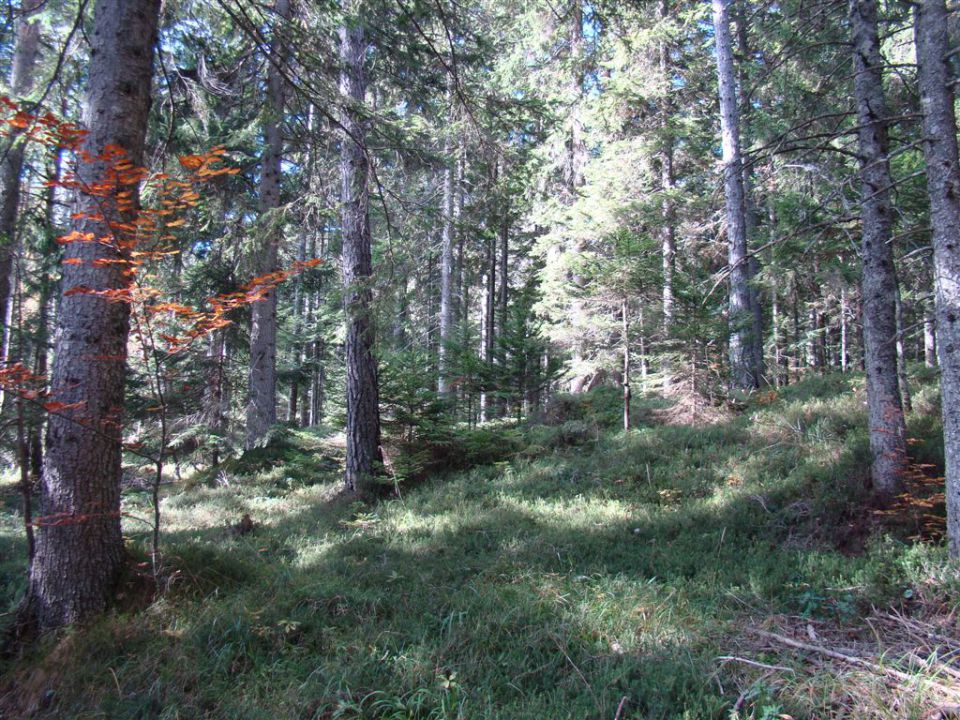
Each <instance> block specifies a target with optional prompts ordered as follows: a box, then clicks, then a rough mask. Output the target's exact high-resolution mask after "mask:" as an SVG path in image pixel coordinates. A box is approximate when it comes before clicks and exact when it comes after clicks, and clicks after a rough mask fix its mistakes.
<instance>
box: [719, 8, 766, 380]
mask: <svg viewBox="0 0 960 720" xmlns="http://www.w3.org/2000/svg"><path fill="white" fill-rule="evenodd" d="M730 5H731V0H713V24H714V32H715V38H716V56H717V77H718V84H719V90H720V133H721V139H722V143H723V176H724V194H725V196H726V219H727V262H728V265H729V272H730V278H729V283H730V298H729V304H728V323H729V328H730V330H729V333H730V345H729V353H730V384H731V386H732V387H733V388H735V389H739V390H752V389H754V388H757V387H759V380H760V378H759V368H757V366H756V359H755V356H754V339H753V332H752V327H753V314H752V311H751V300H750V263H749V259H748V257H747V225H746V222H747V221H746V210H747V208H746V198H745V194H744V187H743V162H742V160H741V157H740V125H739V111H738V108H737V82H736V76H735V74H734V66H733V49H732V45H731V39H730V17H729V9H730Z"/></svg>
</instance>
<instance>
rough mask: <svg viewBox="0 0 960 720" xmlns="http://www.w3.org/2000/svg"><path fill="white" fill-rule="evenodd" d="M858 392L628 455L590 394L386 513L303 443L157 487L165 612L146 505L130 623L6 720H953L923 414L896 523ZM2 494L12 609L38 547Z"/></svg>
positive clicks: (312, 439) (948, 576)
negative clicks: (492, 456)
mask: <svg viewBox="0 0 960 720" xmlns="http://www.w3.org/2000/svg"><path fill="white" fill-rule="evenodd" d="M862 384H863V380H862V377H860V376H857V375H848V376H840V375H832V376H827V377H824V378H811V379H809V380H807V381H805V382H802V383H799V384H797V385H792V386H790V387H788V388H785V389H783V390H781V391H779V392H777V393H773V392H771V393H765V394H761V395H758V396H757V397H755V398H754V399H753V400H751V401H750V402H749V403H748V404H747V407H746V408H745V409H740V410H739V411H737V412H736V413H733V412H728V413H724V412H717V413H712V414H710V417H709V422H706V423H700V424H682V423H678V422H677V421H676V418H673V420H671V418H670V412H669V408H665V403H664V401H663V400H662V398H656V397H648V398H641V399H639V400H638V401H637V403H636V407H635V417H636V419H637V421H638V427H637V428H635V429H632V430H630V431H629V432H624V431H622V430H618V429H616V424H617V420H618V418H619V408H618V402H617V391H615V390H613V391H610V390H609V389H607V390H602V389H601V390H600V391H597V392H595V393H592V394H590V395H588V396H582V397H578V398H570V399H568V400H567V401H566V402H565V403H564V404H562V405H561V406H559V407H560V410H558V411H557V412H556V413H555V414H554V415H553V416H552V417H550V418H549V422H550V423H551V424H550V425H536V426H515V425H510V424H502V425H494V426H491V427H488V428H485V429H483V430H482V434H481V435H478V434H477V432H478V431H473V435H472V436H470V441H471V442H473V443H474V445H476V444H478V443H479V444H494V445H496V446H497V447H498V448H503V447H509V448H511V450H510V452H509V454H507V456H506V457H502V459H500V460H499V461H497V462H491V463H487V464H481V465H477V466H474V467H472V468H469V469H466V470H460V471H457V472H447V473H440V474H435V475H433V476H431V477H430V478H428V479H427V480H425V481H423V482H421V483H419V484H417V485H415V486H412V487H409V488H406V489H404V490H403V493H402V498H397V497H393V498H391V499H389V500H386V501H383V502H381V503H379V504H377V505H375V506H364V505H360V504H358V503H356V502H354V501H353V500H352V499H351V498H349V497H347V496H345V495H344V494H342V493H341V492H340V490H339V483H340V456H341V453H342V449H341V448H339V447H338V446H337V443H336V442H331V441H330V438H329V437H326V436H324V434H323V433H322V432H319V431H318V432H292V433H290V434H289V435H288V436H287V439H286V441H285V442H284V443H282V444H281V445H280V446H279V447H276V448H274V449H271V450H265V451H257V453H258V454H256V455H254V456H248V457H246V458H245V459H244V460H243V461H241V462H229V463H227V464H226V465H225V466H224V467H223V468H222V469H221V471H219V472H218V473H200V474H198V475H197V476H195V477H194V478H192V479H190V480H186V481H183V482H181V483H176V484H171V485H169V486H167V487H166V488H165V493H164V499H163V504H162V508H163V516H164V521H163V523H164V525H163V532H164V535H163V538H164V539H163V544H164V556H165V579H164V591H163V593H162V594H161V595H160V596H159V597H152V593H151V581H148V580H147V579H146V577H138V575H137V573H140V574H142V575H144V576H146V575H147V573H148V572H149V564H148V563H147V557H148V556H147V554H146V544H147V542H148V538H147V532H146V531H145V526H144V524H143V523H141V522H138V521H137V520H136V519H135V518H136V517H142V516H148V515H149V497H148V495H147V493H145V492H143V491H138V490H136V489H131V490H128V491H127V492H126V493H125V511H126V512H127V513H128V516H129V517H128V521H127V522H126V523H125V531H126V532H127V534H128V536H129V546H130V549H131V554H132V555H134V556H135V557H137V558H139V562H140V563H141V564H140V565H139V567H135V568H133V570H132V571H131V577H130V578H129V580H128V582H127V584H126V585H125V588H124V595H125V596H126V597H125V598H124V599H123V601H122V604H121V608H120V609H117V610H115V611H113V612H112V613H111V614H110V615H108V616H107V617H105V618H104V619H102V620H101V621H98V622H97V623H95V624H93V625H92V626H90V627H87V628H84V629H80V630H74V631H72V632H69V633H68V634H66V635H65V636H63V637H60V638H58V639H55V640H47V641H45V642H42V643H40V645H39V646H38V647H36V648H34V649H32V650H31V651H29V652H28V653H27V654H26V655H24V656H21V657H18V658H15V659H8V660H5V661H4V663H5V664H4V665H3V666H0V670H2V671H3V673H4V675H3V678H2V681H0V717H3V718H16V717H35V718H47V717H49V718H54V717H55V718H111V719H121V718H122V719H133V718H184V719H185V718H223V719H224V720H226V719H230V720H241V719H249V720H253V719H254V718H258V719H259V718H264V719H274V718H281V719H282V718H291V719H298V720H299V719H303V720H311V719H321V718H391V719H393V718H431V719H437V720H440V719H452V718H465V719H473V718H477V719H480V718H490V719H494V718H496V719H498V720H513V719H517V720H519V719H524V718H529V719H531V720H532V719H534V718H536V719H537V720H543V719H549V720H559V719H561V718H570V719H576V720H581V719H584V718H597V719H603V720H626V719H627V718H691V719H692V718H753V719H755V720H773V719H774V718H791V717H792V718H841V717H842V718H891V719H892V718H897V719H898V720H906V719H907V718H926V717H935V715H931V714H930V713H931V712H934V711H935V710H936V709H937V708H941V710H942V712H941V715H942V716H943V717H948V715H947V713H948V712H950V710H951V709H950V708H949V707H948V706H950V705H955V704H957V703H960V690H958V688H960V633H958V631H957V617H956V609H957V603H958V598H960V594H958V590H960V580H958V578H957V575H956V573H955V572H953V571H950V570H948V569H947V564H946V562H945V554H944V551H943V548H942V546H941V545H940V543H939V542H938V541H937V539H938V537H937V536H938V533H939V532H940V531H941V529H942V520H941V516H942V507H941V506H940V502H941V500H940V498H939V497H937V496H936V494H935V492H934V491H935V490H936V488H935V487H933V489H931V483H930V482H928V479H929V478H935V477H936V476H937V474H938V473H937V470H938V468H940V467H942V449H941V448H940V446H939V444H938V443H939V441H938V440H937V437H938V435H937V434H938V432H939V420H938V411H937V409H936V403H935V398H936V392H935V387H933V386H932V385H931V384H930V383H922V382H918V391H917V392H915V405H916V408H917V410H916V412H914V413H913V414H912V415H911V417H910V433H911V437H912V438H913V441H912V448H913V452H914V455H915V458H914V459H915V461H916V464H917V472H916V477H915V482H914V490H915V494H914V495H912V496H911V497H910V498H907V499H904V500H903V501H902V502H901V503H900V504H899V505H898V507H897V508H896V509H895V510H894V512H892V513H890V514H886V515H885V514H882V513H879V512H876V511H874V510H872V509H871V507H872V506H871V499H870V496H869V494H868V493H867V492H866V490H865V489H864V486H865V478H866V472H867V464H868V461H867V456H868V450H867V443H866V438H865V432H864V407H863V389H862ZM694 419H695V418H694ZM684 420H687V421H689V420H691V418H684ZM464 433H465V434H468V433H469V431H464ZM934 485H935V484H934ZM0 493H2V495H0V497H2V502H3V505H2V508H0V513H2V524H0V553H2V555H0V580H2V583H3V585H2V588H0V602H2V603H3V605H4V606H5V607H7V608H10V607H12V606H13V603H14V602H15V600H16V598H17V597H18V596H19V594H20V593H21V592H22V590H23V584H24V582H23V571H24V567H23V565H24V563H23V543H22V539H21V534H22V531H21V527H20V518H19V516H18V515H17V512H16V505H17V501H16V493H15V489H14V486H13V481H12V480H10V481H8V482H7V484H5V485H3V486H2V487H0ZM244 515H249V517H250V519H251V521H252V522H253V526H252V529H250V528H249V527H247V526H245V525H244V523H242V522H241V519H242V518H243V516H244ZM9 617H10V616H9V615H7V616H5V618H4V619H5V620H7V621H8V622H9Z"/></svg>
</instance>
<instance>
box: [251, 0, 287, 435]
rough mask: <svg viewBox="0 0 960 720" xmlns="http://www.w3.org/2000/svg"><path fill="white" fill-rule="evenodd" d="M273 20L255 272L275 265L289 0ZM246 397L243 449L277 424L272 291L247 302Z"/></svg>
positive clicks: (273, 268) (279, 5) (277, 9)
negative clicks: (261, 231) (280, 66)
mask: <svg viewBox="0 0 960 720" xmlns="http://www.w3.org/2000/svg"><path fill="white" fill-rule="evenodd" d="M274 12H276V14H277V17H278V18H279V23H280V24H278V26H277V27H275V28H274V31H273V40H272V41H271V43H270V55H271V58H270V62H269V65H268V70H267V97H266V106H267V107H266V113H267V116H266V118H265V120H264V123H263V139H264V147H263V156H262V158H261V162H260V208H259V209H260V216H261V218H264V217H266V224H265V231H266V237H265V238H264V243H263V246H262V248H261V251H260V254H259V263H258V264H257V274H259V275H262V274H266V273H271V272H275V271H276V270H277V269H278V255H279V252H280V239H281V232H280V228H279V227H278V223H277V219H276V218H275V217H273V213H274V212H275V211H276V209H277V208H279V207H280V186H281V163H282V161H283V133H282V130H281V125H282V123H283V114H284V103H285V99H284V96H285V94H286V93H285V87H284V79H283V76H282V75H281V73H280V70H279V69H278V67H277V65H278V64H280V63H283V62H284V60H285V58H286V55H287V46H286V43H285V42H284V40H283V37H284V28H283V26H282V23H284V22H285V21H286V20H288V19H289V17H290V2H289V0H277V2H276V5H275V7H274ZM249 392H250V397H249V401H248V403H247V436H246V447H247V449H248V450H249V449H250V448H252V447H255V446H256V445H257V444H258V443H260V442H261V441H262V440H263V438H264V437H265V436H266V434H267V431H268V430H269V429H270V426H271V425H273V424H274V423H276V422H277V292H276V290H271V291H270V292H268V293H266V297H264V298H263V299H262V300H260V301H259V302H255V303H253V306H252V308H251V319H250V388H249Z"/></svg>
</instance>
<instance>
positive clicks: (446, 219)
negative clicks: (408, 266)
mask: <svg viewBox="0 0 960 720" xmlns="http://www.w3.org/2000/svg"><path fill="white" fill-rule="evenodd" d="M453 82H454V81H453V76H452V75H451V76H450V77H449V78H448V80H447V101H448V102H450V103H452V101H453ZM451 107H452V105H451ZM451 114H452V110H451ZM444 150H445V153H444V157H445V160H446V162H447V165H446V167H445V168H444V171H443V231H442V236H441V249H440V355H439V358H440V368H439V379H438V383H437V389H438V391H439V392H440V394H442V395H446V394H447V392H448V391H449V389H450V383H449V380H450V379H449V377H448V375H449V368H448V367H447V365H448V362H449V360H448V357H447V356H448V350H449V345H450V343H451V342H452V341H453V300H454V298H453V284H454V277H453V244H454V227H453V213H454V206H455V201H454V173H455V167H456V164H457V161H456V160H455V159H454V158H452V157H451V155H452V153H453V145H452V143H451V140H450V138H449V137H448V138H447V140H446V142H445V144H444Z"/></svg>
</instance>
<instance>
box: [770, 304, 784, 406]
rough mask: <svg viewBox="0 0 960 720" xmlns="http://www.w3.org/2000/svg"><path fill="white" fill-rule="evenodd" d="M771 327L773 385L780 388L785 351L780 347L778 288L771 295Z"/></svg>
mask: <svg viewBox="0 0 960 720" xmlns="http://www.w3.org/2000/svg"><path fill="white" fill-rule="evenodd" d="M770 326H771V333H772V335H773V338H772V341H773V368H774V369H773V385H774V387H780V386H781V385H783V377H782V369H783V349H782V348H781V347H780V302H779V299H778V297H777V288H776V287H774V288H772V289H771V293H770Z"/></svg>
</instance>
